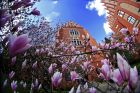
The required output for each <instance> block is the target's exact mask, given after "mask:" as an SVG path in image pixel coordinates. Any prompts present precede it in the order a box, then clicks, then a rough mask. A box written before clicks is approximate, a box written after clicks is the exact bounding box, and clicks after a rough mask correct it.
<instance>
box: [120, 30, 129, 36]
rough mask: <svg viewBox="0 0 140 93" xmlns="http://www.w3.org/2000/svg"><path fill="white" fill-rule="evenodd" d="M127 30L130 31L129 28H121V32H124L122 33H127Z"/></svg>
mask: <svg viewBox="0 0 140 93" xmlns="http://www.w3.org/2000/svg"><path fill="white" fill-rule="evenodd" d="M127 31H128V29H126V28H122V29H121V30H120V32H121V33H122V34H124V35H125V34H126V33H127Z"/></svg>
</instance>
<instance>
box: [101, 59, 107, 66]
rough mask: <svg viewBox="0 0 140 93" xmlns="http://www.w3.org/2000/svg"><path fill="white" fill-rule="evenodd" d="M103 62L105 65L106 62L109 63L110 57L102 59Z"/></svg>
mask: <svg viewBox="0 0 140 93" xmlns="http://www.w3.org/2000/svg"><path fill="white" fill-rule="evenodd" d="M101 63H102V64H103V65H104V64H107V65H109V60H108V59H102V60H101Z"/></svg>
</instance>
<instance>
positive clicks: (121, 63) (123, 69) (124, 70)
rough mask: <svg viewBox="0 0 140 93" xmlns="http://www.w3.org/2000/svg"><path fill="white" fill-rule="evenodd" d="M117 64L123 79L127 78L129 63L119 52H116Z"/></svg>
mask: <svg viewBox="0 0 140 93" xmlns="http://www.w3.org/2000/svg"><path fill="white" fill-rule="evenodd" d="M117 64H118V67H119V70H120V73H121V75H122V78H123V80H128V79H129V75H130V65H129V64H128V63H127V61H126V60H125V59H124V58H123V57H122V56H121V55H120V54H119V53H117Z"/></svg>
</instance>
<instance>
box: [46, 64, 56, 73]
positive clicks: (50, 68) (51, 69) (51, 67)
mask: <svg viewBox="0 0 140 93" xmlns="http://www.w3.org/2000/svg"><path fill="white" fill-rule="evenodd" d="M56 66H57V64H56V63H53V64H51V65H50V67H49V68H48V72H49V73H50V74H51V73H53V71H54V69H55V68H56Z"/></svg>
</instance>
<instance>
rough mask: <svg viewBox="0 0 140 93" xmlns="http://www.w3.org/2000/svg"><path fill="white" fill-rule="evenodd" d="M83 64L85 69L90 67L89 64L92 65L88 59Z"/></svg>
mask: <svg viewBox="0 0 140 93" xmlns="http://www.w3.org/2000/svg"><path fill="white" fill-rule="evenodd" d="M81 66H82V68H83V69H84V70H87V69H88V68H89V66H90V62H89V61H86V62H84V63H83V65H81Z"/></svg>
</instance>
